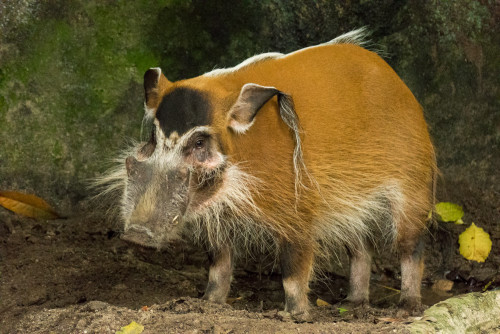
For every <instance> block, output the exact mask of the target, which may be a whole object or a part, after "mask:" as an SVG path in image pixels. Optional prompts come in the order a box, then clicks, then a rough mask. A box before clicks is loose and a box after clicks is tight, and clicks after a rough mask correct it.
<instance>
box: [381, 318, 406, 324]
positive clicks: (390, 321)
mask: <svg viewBox="0 0 500 334" xmlns="http://www.w3.org/2000/svg"><path fill="white" fill-rule="evenodd" d="M377 320H378V321H380V322H385V323H394V322H402V321H403V319H400V318H389V317H382V318H377Z"/></svg>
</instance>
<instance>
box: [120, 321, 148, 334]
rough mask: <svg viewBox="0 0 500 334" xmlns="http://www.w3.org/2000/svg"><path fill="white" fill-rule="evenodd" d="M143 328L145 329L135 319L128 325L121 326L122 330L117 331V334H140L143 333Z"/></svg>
mask: <svg viewBox="0 0 500 334" xmlns="http://www.w3.org/2000/svg"><path fill="white" fill-rule="evenodd" d="M143 330H144V326H143V325H141V324H138V323H137V322H135V321H132V322H131V323H130V324H128V325H127V326H124V327H122V328H120V330H119V331H117V332H116V334H140V333H142V331H143Z"/></svg>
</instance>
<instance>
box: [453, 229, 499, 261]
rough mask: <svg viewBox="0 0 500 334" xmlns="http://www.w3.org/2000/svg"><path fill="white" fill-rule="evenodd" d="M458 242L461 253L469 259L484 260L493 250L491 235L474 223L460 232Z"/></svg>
mask: <svg viewBox="0 0 500 334" xmlns="http://www.w3.org/2000/svg"><path fill="white" fill-rule="evenodd" d="M458 243H459V244H460V254H462V256H463V257H465V258H466V259H467V260H473V261H477V262H484V261H485V260H486V258H487V257H488V255H489V254H490V251H491V239H490V235H489V234H488V233H486V232H485V231H484V230H483V229H482V228H480V227H477V226H476V225H475V224H474V223H472V224H471V226H469V227H468V228H467V229H466V230H465V231H463V232H462V234H460V236H459V237H458Z"/></svg>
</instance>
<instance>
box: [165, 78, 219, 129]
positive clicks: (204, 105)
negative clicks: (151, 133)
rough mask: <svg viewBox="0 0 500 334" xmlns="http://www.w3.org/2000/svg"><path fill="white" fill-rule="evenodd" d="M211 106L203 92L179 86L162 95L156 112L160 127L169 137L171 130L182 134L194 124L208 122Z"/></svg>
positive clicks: (206, 123) (200, 124)
mask: <svg viewBox="0 0 500 334" xmlns="http://www.w3.org/2000/svg"><path fill="white" fill-rule="evenodd" d="M210 113H211V108H210V104H209V100H208V97H207V96H206V94H204V93H203V92H200V91H197V90H195V89H191V88H185V87H180V88H177V89H175V90H173V91H172V92H170V93H169V94H167V95H165V96H164V97H163V100H162V101H161V103H160V106H159V107H158V111H157V112H156V118H157V119H158V121H159V123H160V128H161V130H162V131H163V133H164V134H165V136H167V137H169V136H170V134H171V133H172V132H173V131H177V133H178V134H179V136H182V135H183V134H184V133H185V132H186V131H188V130H189V129H192V128H193V127H195V126H203V125H208V124H209V123H210Z"/></svg>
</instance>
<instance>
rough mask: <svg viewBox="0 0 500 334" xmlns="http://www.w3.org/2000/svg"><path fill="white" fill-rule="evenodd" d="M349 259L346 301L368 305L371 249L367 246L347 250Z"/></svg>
mask: <svg viewBox="0 0 500 334" xmlns="http://www.w3.org/2000/svg"><path fill="white" fill-rule="evenodd" d="M349 259H350V275H349V294H348V296H347V298H346V301H347V302H349V303H352V304H354V305H368V303H369V294H370V275H371V264H372V251H371V249H369V248H368V246H366V247H362V246H359V247H356V248H354V249H352V250H350V251H349Z"/></svg>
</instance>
